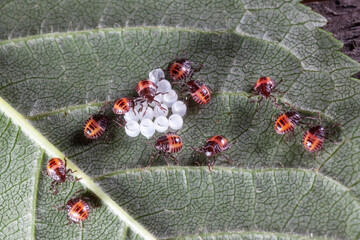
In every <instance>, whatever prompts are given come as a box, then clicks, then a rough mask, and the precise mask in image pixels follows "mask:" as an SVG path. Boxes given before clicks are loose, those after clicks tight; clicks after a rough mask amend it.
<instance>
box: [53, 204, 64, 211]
mask: <svg viewBox="0 0 360 240" xmlns="http://www.w3.org/2000/svg"><path fill="white" fill-rule="evenodd" d="M59 207H62V209H61V208H59ZM64 207H65V205H64V204H60V205H55V206H53V208H59V209H57V210H58V211H65V208H64Z"/></svg>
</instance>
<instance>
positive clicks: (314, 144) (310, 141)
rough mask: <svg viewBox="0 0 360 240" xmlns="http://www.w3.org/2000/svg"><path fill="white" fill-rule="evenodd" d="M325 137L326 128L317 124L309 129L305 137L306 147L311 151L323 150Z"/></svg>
mask: <svg viewBox="0 0 360 240" xmlns="http://www.w3.org/2000/svg"><path fill="white" fill-rule="evenodd" d="M324 139H325V128H324V127H322V126H315V127H312V128H310V129H309V130H307V131H306V132H305V134H304V137H303V143H304V147H305V149H306V150H307V151H309V152H318V151H320V150H321V148H322V146H323V144H324Z"/></svg>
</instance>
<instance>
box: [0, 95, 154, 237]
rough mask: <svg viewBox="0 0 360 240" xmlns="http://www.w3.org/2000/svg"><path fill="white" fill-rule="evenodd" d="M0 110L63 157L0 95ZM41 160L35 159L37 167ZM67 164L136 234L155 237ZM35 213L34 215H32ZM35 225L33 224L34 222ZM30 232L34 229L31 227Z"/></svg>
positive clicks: (41, 146)
mask: <svg viewBox="0 0 360 240" xmlns="http://www.w3.org/2000/svg"><path fill="white" fill-rule="evenodd" d="M0 111H2V112H3V113H4V114H5V115H6V116H7V117H8V118H10V119H11V120H12V122H13V123H14V124H15V125H18V126H19V127H20V128H21V130H22V132H23V133H24V134H25V135H26V136H28V137H29V139H31V140H32V141H34V142H35V143H36V144H37V145H38V146H39V147H40V148H41V149H42V152H44V151H45V152H46V153H48V154H49V155H50V156H56V157H59V158H62V159H64V157H65V155H64V154H62V153H61V152H60V150H58V149H57V148H56V147H55V146H54V145H52V144H51V143H50V142H49V141H48V140H47V139H46V138H45V137H44V136H43V135H41V134H40V133H39V132H38V131H37V130H36V129H35V128H34V127H33V126H32V125H31V124H30V123H29V122H28V121H27V120H26V119H25V118H24V116H22V115H21V114H20V113H19V112H17V111H16V110H15V109H14V108H12V107H11V106H10V105H9V104H8V103H7V102H6V101H5V100H4V99H3V98H1V97H0ZM41 162H42V161H37V167H39V166H38V165H39V164H41ZM68 166H69V168H71V169H72V170H75V171H76V172H75V173H74V175H75V176H76V177H78V178H82V179H81V180H80V181H79V182H80V183H81V184H82V185H84V186H85V187H87V188H88V189H89V190H90V191H92V192H93V193H94V194H95V195H96V196H97V197H98V198H99V199H100V200H102V201H103V202H104V203H105V204H106V205H107V206H108V207H109V208H110V209H111V210H112V211H113V213H115V214H116V215H118V217H119V218H120V219H121V220H122V221H124V223H125V224H126V225H127V226H128V227H130V228H131V229H132V230H133V231H134V232H135V233H136V234H139V235H140V236H142V237H143V238H144V239H149V240H150V239H152V240H153V239H156V238H155V237H154V236H153V235H152V234H151V233H150V232H148V231H147V230H146V229H145V228H144V227H143V226H142V225H140V224H139V223H138V222H137V221H136V220H135V219H133V218H132V217H131V216H130V215H129V214H127V213H126V212H125V211H124V210H123V209H122V208H121V207H120V206H119V205H118V204H117V203H116V202H115V201H114V200H112V199H111V198H110V197H109V196H108V195H107V194H106V193H105V192H103V191H102V190H101V188H100V187H98V186H97V185H96V184H95V182H94V181H93V180H92V179H91V178H90V177H89V176H87V175H86V174H85V173H84V172H83V171H82V170H81V169H79V168H78V167H77V166H76V165H75V164H74V163H73V162H71V160H69V161H68ZM40 172H41V167H39V168H38V171H37V173H36V175H35V178H37V179H35V183H34V184H35V186H34V191H35V192H34V195H33V196H34V198H33V199H34V202H33V206H34V205H35V206H36V203H37V197H36V196H37V191H36V189H37V186H38V181H39V177H40ZM35 209H36V207H35V208H34V210H33V212H32V217H33V219H34V220H35V217H36V216H35V215H36V210H35ZM34 214H35V215H34ZM34 225H35V224H34ZM31 231H32V232H33V231H34V232H35V229H34V228H32V230H31Z"/></svg>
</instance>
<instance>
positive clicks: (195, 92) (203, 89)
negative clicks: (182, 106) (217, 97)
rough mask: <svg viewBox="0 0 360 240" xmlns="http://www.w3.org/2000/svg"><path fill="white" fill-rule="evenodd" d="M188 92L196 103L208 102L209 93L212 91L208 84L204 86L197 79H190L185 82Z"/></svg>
mask: <svg viewBox="0 0 360 240" xmlns="http://www.w3.org/2000/svg"><path fill="white" fill-rule="evenodd" d="M186 85H187V86H188V89H189V92H190V94H191V96H192V98H193V99H194V101H195V102H197V103H198V104H208V103H209V102H210V99H211V93H212V92H214V90H212V89H211V88H210V87H209V86H206V85H205V84H204V83H203V82H201V81H199V80H191V81H188V82H187V83H186Z"/></svg>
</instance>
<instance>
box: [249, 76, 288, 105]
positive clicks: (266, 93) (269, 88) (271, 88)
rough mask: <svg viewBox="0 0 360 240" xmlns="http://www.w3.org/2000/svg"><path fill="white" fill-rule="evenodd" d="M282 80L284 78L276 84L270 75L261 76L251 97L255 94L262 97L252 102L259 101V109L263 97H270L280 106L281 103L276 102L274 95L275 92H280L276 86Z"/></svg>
mask: <svg viewBox="0 0 360 240" xmlns="http://www.w3.org/2000/svg"><path fill="white" fill-rule="evenodd" d="M281 82H282V79H281V80H280V82H279V83H278V84H275V81H274V80H272V79H271V78H269V77H261V78H259V79H258V80H257V81H256V83H255V84H254V91H253V92H252V94H251V96H249V98H251V97H254V96H260V98H259V99H258V100H257V101H251V102H257V103H258V109H259V107H260V102H261V101H262V100H263V99H270V100H271V101H272V102H273V103H274V104H275V106H277V107H280V105H279V104H278V103H277V102H276V97H275V96H274V95H272V93H273V92H279V93H282V92H280V91H278V90H277V89H276V87H277V86H278V85H279V84H280V83H281Z"/></svg>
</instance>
